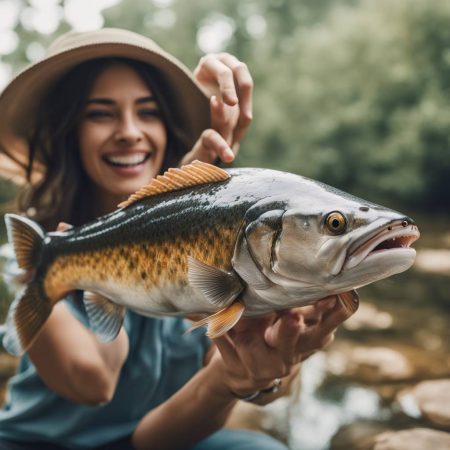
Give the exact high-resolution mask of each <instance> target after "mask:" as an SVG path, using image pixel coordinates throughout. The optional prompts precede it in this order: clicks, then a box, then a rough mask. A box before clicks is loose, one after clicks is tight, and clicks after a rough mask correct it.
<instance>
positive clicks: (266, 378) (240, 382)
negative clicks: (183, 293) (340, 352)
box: [213, 296, 358, 397]
mask: <svg viewBox="0 0 450 450" xmlns="http://www.w3.org/2000/svg"><path fill="white" fill-rule="evenodd" d="M357 306H358V305H357V303H355V304H354V305H352V306H351V307H349V306H348V305H345V304H343V303H342V302H341V301H340V300H339V299H338V298H337V297H334V296H333V297H328V298H326V299H323V300H321V301H319V302H318V303H316V304H315V305H312V306H305V307H302V308H295V309H291V310H287V311H283V312H281V313H278V314H275V313H273V314H271V315H270V316H266V317H263V318H244V319H241V320H240V321H239V322H238V323H237V325H236V326H235V327H234V328H233V329H232V330H230V331H229V332H228V333H227V334H226V335H224V336H221V337H220V338H217V339H214V342H215V344H216V345H217V348H218V349H219V352H220V355H219V354H218V353H216V354H215V355H214V357H213V360H214V358H216V359H217V358H219V359H221V360H222V361H221V363H222V365H223V371H224V377H223V380H224V382H225V383H226V384H227V386H228V388H229V390H230V391H231V392H232V393H234V394H235V395H237V396H238V397H246V396H248V395H250V394H252V393H253V392H255V391H259V390H262V389H266V388H268V387H270V386H272V385H273V383H274V380H275V379H276V378H285V377H287V376H289V375H290V374H291V373H292V371H294V370H295V369H296V366H297V365H298V363H300V362H301V361H303V360H304V359H306V358H307V357H308V356H310V355H311V354H313V353H314V352H315V351H317V350H320V349H322V348H324V347H325V346H326V345H328V344H329V343H330V342H332V340H333V338H334V332H335V331H336V328H337V327H338V325H340V324H341V323H342V322H343V321H345V320H346V319H348V318H349V317H350V316H351V315H352V314H353V313H354V312H355V311H356V309H357Z"/></svg>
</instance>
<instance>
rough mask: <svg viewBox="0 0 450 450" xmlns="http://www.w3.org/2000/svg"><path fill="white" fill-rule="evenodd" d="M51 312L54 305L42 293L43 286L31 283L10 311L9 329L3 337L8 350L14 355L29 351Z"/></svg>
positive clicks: (14, 302)
mask: <svg viewBox="0 0 450 450" xmlns="http://www.w3.org/2000/svg"><path fill="white" fill-rule="evenodd" d="M51 311H52V305H51V303H50V301H49V300H48V299H47V298H46V297H45V295H44V293H43V292H42V286H41V285H40V284H39V283H37V282H32V283H30V284H29V285H28V286H27V287H26V288H25V291H24V293H23V294H22V296H21V297H20V296H19V297H17V298H16V299H15V300H14V301H13V303H12V304H11V306H10V309H9V311H8V318H7V323H6V325H7V329H6V333H5V335H4V337H3V345H4V347H5V348H6V350H7V351H8V352H9V353H11V354H13V355H21V354H22V353H23V352H25V351H27V350H28V347H29V346H30V345H31V344H32V342H33V341H34V339H35V338H36V336H37V334H38V332H39V330H40V329H41V327H42V325H44V323H45V321H46V320H47V319H48V317H49V315H50V313H51Z"/></svg>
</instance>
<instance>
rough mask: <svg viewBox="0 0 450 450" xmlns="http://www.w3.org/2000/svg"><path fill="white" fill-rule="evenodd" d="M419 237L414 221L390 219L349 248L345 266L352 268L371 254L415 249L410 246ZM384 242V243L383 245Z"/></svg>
mask: <svg viewBox="0 0 450 450" xmlns="http://www.w3.org/2000/svg"><path fill="white" fill-rule="evenodd" d="M419 237H420V232H419V230H418V228H417V226H416V225H415V224H414V223H413V222H411V221H409V220H405V219H403V220H398V219H397V220H393V221H390V222H389V223H387V224H385V225H382V226H381V227H378V228H377V229H376V230H374V231H373V232H372V233H370V234H369V235H366V236H364V237H363V238H361V239H358V241H357V242H355V243H354V244H353V246H352V247H353V248H350V249H349V253H348V256H347V259H346V261H345V263H344V268H345V269H351V268H353V267H355V266H357V265H358V264H359V263H361V262H362V261H363V260H365V259H366V258H367V257H369V256H370V255H371V254H375V253H379V252H386V251H405V250H407V251H415V250H414V249H412V248H410V246H411V244H412V243H413V242H415V241H416V240H417V239H419ZM383 243H384V245H381V244H383ZM377 247H379V248H377Z"/></svg>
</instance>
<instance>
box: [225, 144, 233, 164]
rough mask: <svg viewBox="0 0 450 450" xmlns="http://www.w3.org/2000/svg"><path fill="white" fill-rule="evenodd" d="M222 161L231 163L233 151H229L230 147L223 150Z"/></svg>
mask: <svg viewBox="0 0 450 450" xmlns="http://www.w3.org/2000/svg"><path fill="white" fill-rule="evenodd" d="M224 159H226V160H227V161H229V162H231V161H233V159H234V153H233V150H231V148H230V147H226V148H225V149H224Z"/></svg>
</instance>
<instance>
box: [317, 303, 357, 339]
mask: <svg viewBox="0 0 450 450" xmlns="http://www.w3.org/2000/svg"><path fill="white" fill-rule="evenodd" d="M358 306H359V301H358V299H357V298H355V299H354V307H353V309H352V308H349V307H348V306H347V305H346V304H345V303H344V302H342V300H341V299H340V298H339V296H337V301H336V306H335V307H334V308H333V309H332V310H331V311H329V312H328V313H326V314H324V316H323V320H322V324H321V328H322V330H323V331H324V332H325V333H332V332H334V330H335V329H336V328H337V327H338V326H339V325H341V323H342V322H344V321H346V320H347V319H348V318H349V317H351V316H352V315H353V314H354V313H355V312H356V311H357V309H358Z"/></svg>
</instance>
